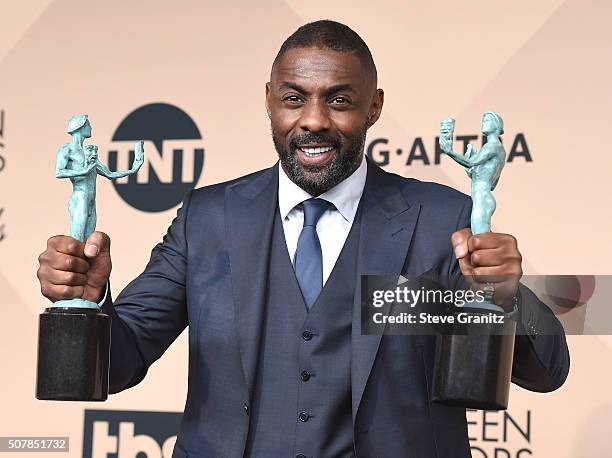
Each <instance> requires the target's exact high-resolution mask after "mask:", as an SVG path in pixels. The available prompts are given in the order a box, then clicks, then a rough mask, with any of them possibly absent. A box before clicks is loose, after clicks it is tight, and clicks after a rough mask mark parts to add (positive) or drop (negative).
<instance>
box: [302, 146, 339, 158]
mask: <svg viewBox="0 0 612 458" xmlns="http://www.w3.org/2000/svg"><path fill="white" fill-rule="evenodd" d="M300 149H301V150H302V151H303V152H304V154H306V155H307V156H316V155H317V154H321V153H326V152H328V151H331V150H333V149H334V148H333V146H318V147H316V148H300Z"/></svg>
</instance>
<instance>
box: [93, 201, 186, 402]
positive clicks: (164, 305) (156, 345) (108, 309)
mask: <svg viewBox="0 0 612 458" xmlns="http://www.w3.org/2000/svg"><path fill="white" fill-rule="evenodd" d="M190 200H191V191H190V192H188V193H187V195H186V196H185V199H184V201H183V205H182V206H181V207H180V208H179V210H178V212H177V215H176V217H175V218H174V219H173V221H172V223H171V225H170V227H169V228H168V231H167V233H166V234H165V235H164V237H163V239H162V241H161V242H160V243H158V244H157V245H156V246H155V247H154V248H153V250H152V251H151V257H150V259H149V262H148V263H147V265H146V267H145V269H144V271H143V272H142V273H141V274H140V275H139V276H138V277H136V278H135V279H134V280H132V281H131V282H130V283H129V284H128V285H127V286H126V287H125V288H124V289H123V291H121V293H120V294H119V296H117V299H116V300H115V301H114V302H113V300H112V298H111V295H110V293H108V294H107V295H106V299H105V301H104V304H103V306H102V311H103V312H104V313H107V314H108V315H110V316H111V318H112V325H111V350H110V376H109V391H110V392H111V393H117V392H119V391H122V390H125V389H126V388H130V387H132V386H134V385H136V384H138V383H140V381H142V379H143V378H144V377H145V375H146V373H147V370H148V368H149V366H150V365H151V364H152V363H153V362H154V361H156V360H157V359H158V358H159V357H161V355H162V354H163V353H164V352H165V351H166V349H167V348H168V347H169V346H170V344H171V343H172V342H173V341H174V340H175V339H176V338H177V337H178V336H179V334H180V333H181V332H182V331H183V329H185V327H186V326H187V306H186V296H185V279H186V268H187V238H186V229H185V227H186V219H187V214H188V212H189V204H190Z"/></svg>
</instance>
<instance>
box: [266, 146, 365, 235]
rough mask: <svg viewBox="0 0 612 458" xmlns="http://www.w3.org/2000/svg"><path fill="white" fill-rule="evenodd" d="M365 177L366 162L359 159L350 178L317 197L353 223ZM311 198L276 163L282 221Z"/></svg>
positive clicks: (362, 158)
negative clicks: (328, 203) (296, 207)
mask: <svg viewBox="0 0 612 458" xmlns="http://www.w3.org/2000/svg"><path fill="white" fill-rule="evenodd" d="M366 176H367V161H366V160H365V159H364V157H363V156H362V157H361V164H359V167H357V170H355V171H354V172H353V173H352V174H351V175H350V176H348V177H347V178H345V179H344V180H342V181H341V182H340V183H338V184H337V185H336V186H334V187H333V188H331V189H330V190H328V191H325V192H324V193H323V194H321V195H320V196H319V197H320V198H321V199H325V200H327V201H329V202H331V203H332V204H333V205H334V207H336V209H337V210H338V211H339V212H340V214H341V215H342V217H343V218H344V219H345V220H347V221H348V222H349V223H352V222H353V219H354V218H355V214H356V213H357V206H358V205H359V200H360V199H361V195H362V194H363V188H364V187H365V182H366ZM311 197H312V196H311V195H310V194H309V193H307V192H306V191H304V190H303V189H302V188H300V187H299V186H298V185H296V184H295V183H294V182H293V181H291V179H290V178H289V177H288V176H287V174H286V173H285V171H284V170H283V168H282V167H281V164H280V161H279V163H278V207H279V210H280V215H281V218H282V219H285V218H286V217H287V215H288V214H289V212H290V211H291V210H293V208H295V206H296V205H298V204H300V203H302V202H304V201H305V200H306V199H310V198H311Z"/></svg>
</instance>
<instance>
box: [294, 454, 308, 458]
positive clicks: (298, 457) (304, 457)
mask: <svg viewBox="0 0 612 458" xmlns="http://www.w3.org/2000/svg"><path fill="white" fill-rule="evenodd" d="M295 458H306V455H304V454H302V453H299V454H297V455H295Z"/></svg>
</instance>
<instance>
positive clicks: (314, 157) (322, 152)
mask: <svg viewBox="0 0 612 458" xmlns="http://www.w3.org/2000/svg"><path fill="white" fill-rule="evenodd" d="M296 153H297V154H296V155H297V158H298V161H299V162H300V163H301V164H302V165H304V166H323V165H326V164H327V163H329V162H330V161H331V160H332V158H333V157H334V155H335V154H336V148H335V147H333V146H330V145H327V146H313V147H307V146H299V147H298V148H296Z"/></svg>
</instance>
